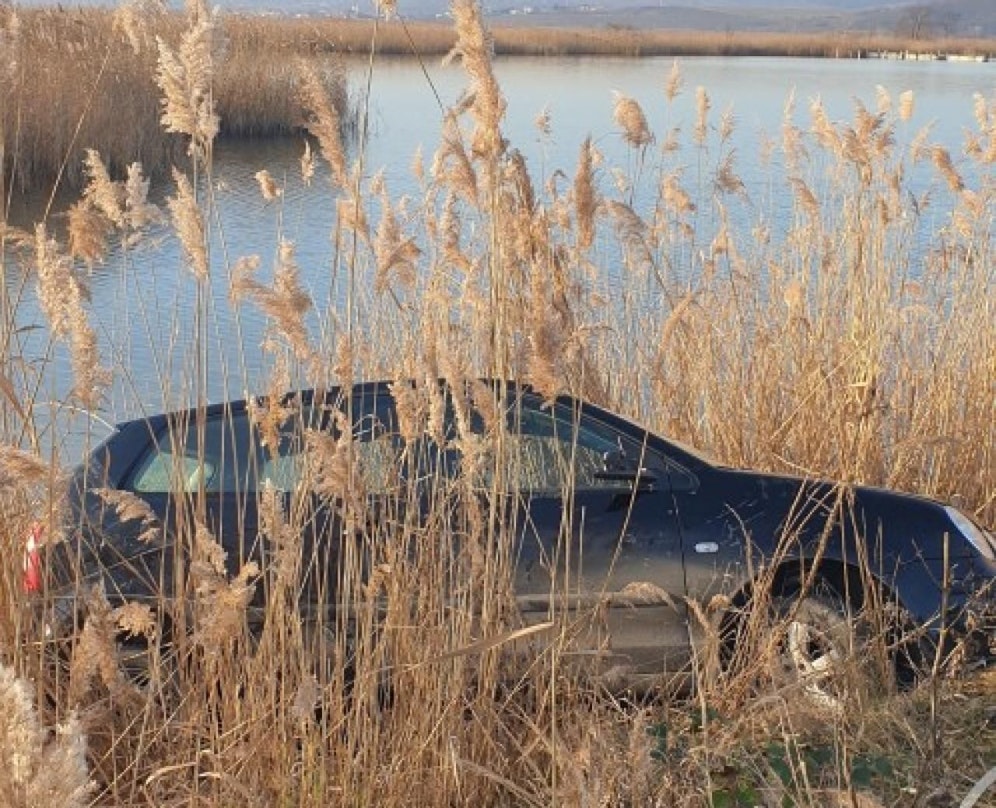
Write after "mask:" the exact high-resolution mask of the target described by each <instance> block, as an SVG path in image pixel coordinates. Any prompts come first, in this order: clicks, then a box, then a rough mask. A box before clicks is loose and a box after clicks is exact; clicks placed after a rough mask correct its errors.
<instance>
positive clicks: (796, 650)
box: [784, 620, 843, 709]
mask: <svg viewBox="0 0 996 808" xmlns="http://www.w3.org/2000/svg"><path fill="white" fill-rule="evenodd" d="M784 652H785V653H784V655H785V658H786V663H787V665H788V666H789V667H790V669H791V671H792V673H793V674H794V675H795V677H796V679H797V681H799V682H800V683H801V684H802V685H803V686H804V688H805V690H806V692H807V693H808V694H809V695H810V696H812V697H813V698H814V700H816V701H817V702H819V703H821V704H823V705H824V706H826V707H830V708H834V709H837V708H840V707H841V704H842V701H841V696H840V692H839V688H837V687H835V686H834V684H833V683H834V680H835V679H836V674H838V673H839V672H840V666H841V662H842V660H843V654H842V653H841V650H840V649H839V648H838V647H837V643H835V642H834V640H833V638H832V637H831V636H830V635H829V634H828V633H827V632H826V631H823V630H821V629H820V628H818V627H817V626H814V625H812V624H811V623H806V622H804V621H801V620H792V621H791V622H790V623H789V624H788V626H787V628H786V633H785V648H784Z"/></svg>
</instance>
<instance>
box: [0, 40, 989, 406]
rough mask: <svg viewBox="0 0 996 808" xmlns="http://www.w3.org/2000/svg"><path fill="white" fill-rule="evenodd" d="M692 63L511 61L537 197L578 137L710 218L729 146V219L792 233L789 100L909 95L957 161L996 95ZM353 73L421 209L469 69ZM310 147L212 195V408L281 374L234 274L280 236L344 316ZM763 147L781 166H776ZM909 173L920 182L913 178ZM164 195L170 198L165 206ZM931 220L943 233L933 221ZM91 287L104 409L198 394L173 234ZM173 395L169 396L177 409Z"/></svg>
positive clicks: (946, 81)
mask: <svg viewBox="0 0 996 808" xmlns="http://www.w3.org/2000/svg"><path fill="white" fill-rule="evenodd" d="M681 64H682V71H683V76H684V85H683V91H682V93H681V95H679V96H678V98H677V99H676V100H675V102H674V103H673V104H668V103H667V102H666V100H665V96H664V87H665V83H666V81H667V78H668V75H669V73H670V71H671V61H670V60H668V59H647V60H642V61H633V60H625V59H590V58H589V59H564V58H549V59H531V58H530V59H514V60H500V61H499V62H498V63H497V66H496V67H497V72H498V76H499V79H500V81H501V86H502V90H503V92H504V94H505V97H506V99H507V101H508V112H507V117H506V122H505V126H504V132H505V135H506V137H507V138H508V139H509V140H510V142H511V144H512V146H514V147H515V148H517V149H519V150H520V151H521V152H522V153H523V155H524V156H525V158H526V161H527V164H528V166H529V168H530V171H531V173H532V176H533V181H534V185H535V187H536V188H537V189H542V188H543V187H544V185H545V183H546V182H547V181H552V182H557V183H561V184H562V187H563V184H565V183H569V182H570V178H571V177H573V175H574V171H575V165H576V162H577V157H578V151H579V147H580V144H581V143H582V141H583V140H584V138H586V137H588V136H589V135H590V136H591V137H592V139H593V142H594V143H595V145H596V146H597V148H598V149H599V151H600V152H602V154H603V155H604V164H603V168H602V179H603V182H604V184H605V188H606V190H607V191H608V190H611V189H612V182H613V175H612V171H611V168H612V167H618V168H620V169H622V170H623V171H624V172H625V173H626V174H627V175H628V176H629V177H631V178H632V177H636V178H637V181H636V184H635V185H634V186H632V187H627V188H625V189H624V190H623V191H622V196H623V198H631V199H632V200H633V202H634V207H636V208H637V210H638V211H639V212H641V213H646V212H647V211H646V209H645V208H646V205H648V204H649V200H650V199H651V198H652V197H653V196H655V194H656V186H657V182H658V179H659V172H660V171H662V170H665V171H671V170H680V171H682V176H683V183H684V184H685V185H686V186H688V187H690V188H692V189H693V190H696V191H697V192H698V193H699V194H700V195H701V196H702V198H703V200H704V204H701V205H700V209H701V215H702V216H703V217H708V216H711V215H712V213H711V211H712V206H711V205H710V204H709V203H708V197H709V195H710V194H711V192H712V189H711V186H710V184H709V180H708V178H709V177H710V176H711V172H712V171H714V170H715V168H716V166H717V165H719V163H720V162H721V161H722V160H723V159H725V158H726V156H727V155H730V154H732V155H733V159H734V165H735V169H736V172H737V174H738V175H739V177H740V178H741V179H742V180H743V182H744V186H745V191H746V198H745V199H744V200H743V201H742V203H741V204H740V205H739V206H738V207H734V208H732V209H731V210H730V211H729V213H730V216H731V221H732V222H733V224H734V225H737V224H738V223H739V224H740V225H744V226H745V225H746V224H748V223H749V222H751V221H753V220H754V219H755V218H756V216H757V214H758V212H759V211H764V212H765V215H766V216H767V217H769V224H770V225H771V226H775V227H777V226H778V222H777V221H776V220H771V218H772V217H773V218H774V219H777V217H778V216H779V215H784V211H785V210H787V205H788V199H789V196H788V194H787V193H786V189H785V188H784V187H783V186H780V185H779V184H778V183H779V182H784V174H785V172H784V170H783V169H782V168H780V167H779V166H778V165H777V149H776V150H771V149H769V148H768V147H767V146H766V144H768V143H775V142H777V141H778V139H779V138H780V131H781V127H782V123H783V120H784V118H785V115H786V104H787V101H788V99H789V98H790V97H791V96H793V95H794V98H795V107H794V111H793V112H792V113H791V117H792V119H793V120H794V122H795V123H796V124H797V125H799V126H801V127H802V128H804V129H805V128H806V127H808V125H809V122H810V118H809V111H808V109H809V105H810V103H811V102H812V101H813V100H815V99H817V98H818V99H821V100H822V103H823V105H824V107H825V108H826V110H827V112H828V115H829V117H830V119H831V120H833V121H848V120H851V119H852V117H853V113H854V109H855V102H856V100H857V99H860V101H861V102H862V103H863V104H864V105H865V106H866V107H867V108H868V109H869V110H871V111H872V112H874V111H875V108H876V103H877V88H882V89H883V90H884V91H885V92H886V93H887V94H888V95H889V96H890V97H891V98H892V100H893V103H898V98H899V95H900V94H901V93H902V92H904V91H906V90H912V91H913V93H914V96H915V99H916V102H915V103H916V112H915V116H914V118H913V121H912V122H911V123H910V124H909V129H908V131H897V133H896V138H897V141H899V142H900V143H908V142H910V141H912V140H913V138H914V137H915V135H916V133H917V131H918V130H919V129H920V128H921V127H923V126H924V125H927V124H930V125H931V126H932V131H931V133H930V136H929V141H930V142H936V143H942V144H944V145H945V146H947V147H948V148H949V149H950V150H951V152H952V154H953V155H957V154H959V153H960V150H961V145H962V140H963V135H964V132H965V131H966V130H970V129H972V128H974V127H975V122H974V119H973V117H972V98H973V94H975V93H982V94H984V95H986V96H987V97H992V96H993V93H994V87H996V82H994V77H996V69H994V67H993V66H992V65H986V64H974V63H965V64H960V63H942V62H924V63H919V62H917V63H913V62H890V61H809V60H798V59H774V58H770V59H769V58H765V59H743V58H740V59H722V58H713V57H703V58H688V59H683V60H682V63H681ZM352 71H353V78H352V81H351V85H352V87H353V91H354V94H358V93H359V91H360V88H365V87H366V86H367V85H368V83H369V87H370V96H369V103H368V104H367V106H366V109H367V111H368V114H369V133H370V135H369V140H368V142H367V144H366V146H365V149H364V150H363V170H364V174H365V176H367V177H370V176H372V175H373V174H375V173H376V172H378V171H382V172H383V179H384V182H385V184H386V187H387V189H388V192H389V193H390V194H391V196H392V198H394V199H396V200H397V199H398V198H399V197H401V196H408V197H410V198H411V199H412V203H413V204H415V203H416V202H417V201H418V200H419V199H420V197H421V195H422V190H421V186H420V185H419V182H418V180H417V179H416V176H415V174H413V171H412V163H413V159H414V158H415V156H416V155H417V154H419V153H421V154H422V155H423V156H424V159H425V162H426V164H427V165H428V163H429V162H430V160H431V155H432V152H433V150H434V149H435V148H436V146H437V144H438V142H439V133H440V128H441V121H442V117H443V107H446V106H449V105H452V104H454V103H455V102H456V101H457V100H458V99H459V97H460V94H461V92H462V91H463V89H464V87H465V84H466V80H465V76H464V74H463V73H462V72H461V71H460V70H459V69H458V68H457V67H447V68H443V67H438V66H430V67H429V69H428V76H427V75H426V74H425V73H423V71H422V69H421V67H420V66H419V65H417V64H416V63H414V62H412V61H406V60H380V61H378V62H377V63H375V64H374V66H373V68H372V72H370V73H368V72H367V65H366V63H358V64H356V65H353V66H352ZM698 87H704V88H706V90H707V92H708V96H709V100H710V104H711V111H710V117H709V120H710V123H711V126H712V131H711V134H710V139H709V142H708V147H707V148H706V149H704V150H695V149H694V148H692V147H691V146H690V144H691V142H692V141H691V130H692V128H693V126H694V124H695V120H696V103H697V102H696V89H697V88H698ZM616 92H620V93H623V94H626V95H629V96H632V97H633V98H636V99H637V100H638V101H639V102H640V103H641V105H642V106H643V109H644V111H645V113H646V115H647V118H648V121H649V124H650V127H651V129H652V130H653V131H654V132H655V134H656V137H657V142H656V143H655V144H654V145H652V146H651V147H649V149H648V150H647V151H646V152H645V153H642V154H641V153H639V152H636V151H634V150H633V149H630V148H628V147H626V146H625V144H624V143H623V142H622V140H621V138H620V135H619V132H618V128H617V127H616V125H615V124H614V123H613V120H612V110H613V99H614V93H616ZM728 111H729V112H732V116H733V121H734V124H733V127H732V132H731V134H730V135H729V137H728V139H726V140H723V139H722V138H721V137H720V134H719V132H718V131H717V130H718V127H719V122H720V119H721V116H722V115H723V114H724V113H726V112H728ZM544 112H546V113H548V115H549V119H550V124H551V129H550V132H549V134H545V133H543V132H542V131H540V129H539V128H537V125H536V119H537V117H538V116H539V115H540V114H541V113H544ZM675 128H678V129H680V137H681V140H682V142H683V143H684V144H685V145H684V146H683V147H682V150H681V151H679V152H676V153H673V154H667V155H664V156H663V157H662V156H661V150H660V146H661V145H662V144H663V143H664V142H665V141H666V140H667V137H668V132H669V131H671V130H672V129H675ZM302 151H303V142H302V141H300V140H295V139H288V140H284V141H265V142H247V143H223V144H219V146H218V149H217V154H216V162H215V166H214V174H213V176H212V177H211V178H210V183H209V184H206V185H205V187H204V188H203V189H202V193H208V192H210V197H209V198H210V200H211V203H212V204H211V211H212V220H211V222H210V229H211V257H212V274H211V281H210V296H209V297H208V299H207V301H206V303H205V304H204V311H205V312H206V315H205V321H204V323H203V328H204V329H205V333H206V334H207V335H208V339H209V345H210V347H209V350H208V351H207V354H208V362H209V365H208V367H207V371H206V378H207V381H208V389H209V395H210V397H211V398H212V399H213V400H220V399H223V398H225V397H231V396H241V395H242V394H243V393H244V392H245V391H247V390H250V391H255V390H258V389H260V385H261V384H262V381H263V379H264V378H265V376H266V371H267V369H266V368H264V367H262V365H261V360H260V355H261V352H260V350H259V346H260V344H261V342H262V341H263V339H264V338H265V322H264V320H263V318H262V317H261V316H260V315H259V314H258V312H257V311H256V310H255V309H253V308H252V307H251V306H250V307H243V308H242V309H241V310H240V311H239V312H238V313H235V312H233V310H232V308H231V306H230V305H229V303H228V269H229V267H231V266H232V264H233V263H234V262H235V261H236V260H237V259H238V258H240V257H242V256H247V255H258V256H259V257H260V258H261V264H262V270H261V275H262V279H263V280H266V279H268V277H269V272H270V271H271V269H272V266H273V262H274V260H275V258H276V254H277V249H278V245H279V244H280V242H281V240H289V241H291V242H293V243H294V245H295V247H296V259H297V262H298V264H299V266H300V267H301V270H302V275H303V278H304V280H305V282H306V284H307V285H308V288H309V291H310V293H311V295H312V298H313V300H314V301H315V303H316V306H317V308H318V313H316V314H315V315H314V316H313V317H312V318H311V321H310V326H311V328H312V332H313V334H314V335H315V336H316V338H317V336H318V333H319V330H320V329H321V327H322V326H321V324H322V323H323V322H325V317H326V313H327V311H328V309H329V305H330V303H331V305H332V308H336V307H340V308H341V306H342V302H343V300H344V296H345V294H346V286H345V279H344V278H342V277H341V276H340V270H339V269H337V261H336V255H337V253H336V249H335V245H333V243H332V238H333V224H334V220H335V196H334V194H333V193H332V191H331V188H330V185H329V182H328V178H327V176H325V175H323V174H321V173H319V174H318V175H317V176H316V177H315V178H314V180H313V181H312V182H311V183H310V185H309V184H306V183H305V182H304V181H303V180H302V177H301V167H300V158H301V153H302ZM765 154H770V156H769V157H768V158H765V157H764V155H765ZM264 168H265V169H267V170H268V171H269V173H270V174H271V175H272V176H273V177H274V178H275V180H276V181H277V183H278V185H280V186H281V188H282V189H283V195H282V196H281V197H280V198H279V199H278V200H275V201H270V202H267V201H265V200H264V199H263V197H262V196H261V194H260V192H259V187H258V184H257V182H256V180H255V178H254V177H255V174H256V173H257V172H258V171H260V170H261V169H264ZM558 172H559V173H558ZM912 181H913V182H914V184H915V183H916V182H917V180H916V178H915V177H914V178H912ZM167 191H168V189H158V193H159V195H160V198H162V196H163V195H164V194H165V193H166V192H167ZM46 201H47V200H46V198H45V196H44V195H40V196H38V197H36V198H32V197H21V198H18V199H17V200H15V204H14V205H13V207H12V218H13V219H14V220H15V223H20V224H21V225H22V226H23V225H26V224H28V223H30V222H31V221H33V220H34V219H35V218H37V217H38V216H39V215H40V214H41V211H42V210H43V209H44V207H43V206H44V204H45V202H46ZM66 204H68V200H64V199H59V200H57V206H61V208H62V209H64V208H65V206H66ZM779 211H781V213H779ZM928 215H929V213H928ZM55 224H56V225H57V224H58V219H56V220H55ZM934 224H936V223H934ZM925 226H926V227H927V229H930V228H931V227H932V224H931V223H929V222H927V223H925ZM338 246H339V248H340V249H341V248H342V245H338ZM605 250H606V252H605V253H604V254H603V255H602V257H603V259H604V263H605V264H606V268H607V271H611V270H610V269H609V267H610V265H612V264H614V263H615V260H614V253H612V251H611V250H612V248H610V247H606V248H605ZM4 269H5V272H6V279H7V284H8V290H10V289H16V288H19V283H21V281H23V280H24V279H25V278H26V277H27V276H26V275H25V272H26V271H27V270H26V269H25V267H24V266H23V262H22V260H21V259H18V258H16V257H14V256H12V255H8V256H6V257H5V261H4ZM91 287H92V294H93V304H92V311H93V317H94V321H95V323H96V327H97V330H98V332H99V334H100V339H101V350H102V354H103V356H104V357H105V362H108V363H110V364H112V366H113V368H114V371H115V382H114V387H113V389H112V391H111V393H110V395H109V398H108V401H107V405H106V407H105V409H104V411H102V412H101V413H100V415H101V417H103V418H105V419H107V420H109V421H114V420H121V419H122V418H125V417H131V416H134V415H137V414H140V413H142V412H144V411H153V410H158V409H161V408H162V407H163V405H164V400H165V402H167V403H171V402H175V401H177V400H181V399H183V398H184V391H183V390H182V384H183V381H182V380H183V379H184V377H185V376H186V375H188V371H189V368H190V367H191V366H192V362H193V361H194V360H193V354H192V351H193V345H194V344H195V340H194V333H195V329H194V317H193V313H194V311H195V309H196V291H195V290H196V285H195V283H194V281H193V279H192V277H191V275H190V273H189V272H188V271H187V270H186V269H185V268H184V265H183V260H182V256H181V253H180V250H179V247H178V245H177V243H176V239H175V237H174V235H173V234H172V232H171V231H170V230H169V228H166V227H163V228H161V229H160V231H159V232H157V233H154V234H153V237H152V239H151V240H150V241H149V242H148V243H147V244H146V245H144V246H141V247H139V248H136V249H132V250H129V251H121V250H118V251H116V252H115V253H114V254H112V255H111V256H110V257H109V258H108V260H107V261H106V262H105V263H104V264H103V265H102V266H98V267H95V268H94V269H93V271H92V276H91ZM23 290H24V298H23V300H21V301H20V303H19V306H18V320H19V324H20V325H21V326H22V327H23V328H24V329H25V330H24V331H23V332H22V334H21V337H20V339H21V341H22V343H23V344H22V352H23V354H24V356H25V359H26V360H27V361H28V362H29V363H33V362H37V361H38V358H39V357H44V356H46V355H47V354H48V342H47V338H46V336H45V332H44V330H42V329H37V330H33V329H32V328H31V327H32V326H35V325H39V324H41V322H42V318H41V316H40V314H39V312H38V309H37V305H36V303H35V301H34V299H33V294H34V283H33V280H30V279H29V280H28V281H27V282H26V283H24V284H23ZM69 386H70V380H69V375H68V362H67V360H66V357H65V355H64V353H63V352H62V351H61V349H59V350H57V351H55V353H54V358H53V361H52V362H51V363H50V364H49V365H48V366H46V368H45V371H44V374H43V377H42V379H41V381H40V394H39V397H40V398H41V399H42V400H52V401H60V400H62V399H64V397H65V393H66V390H67V389H68V388H69ZM164 387H166V388H167V389H168V393H167V394H166V396H165V399H164Z"/></svg>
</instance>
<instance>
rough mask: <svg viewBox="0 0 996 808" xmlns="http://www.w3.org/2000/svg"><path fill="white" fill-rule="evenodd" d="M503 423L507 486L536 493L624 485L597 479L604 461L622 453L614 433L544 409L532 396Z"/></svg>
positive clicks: (557, 409) (561, 410) (560, 410)
mask: <svg viewBox="0 0 996 808" xmlns="http://www.w3.org/2000/svg"><path fill="white" fill-rule="evenodd" d="M508 421H509V426H508V429H509V440H508V449H507V450H506V451H505V453H504V454H505V464H506V465H505V473H506V479H507V480H508V482H509V485H510V486H512V487H513V488H516V489H518V490H524V491H534V492H540V491H563V490H564V489H565V488H567V487H568V486H573V487H574V488H618V487H628V486H629V483H628V482H627V481H625V480H618V479H605V478H604V477H599V472H601V471H603V470H604V469H605V463H606V459H607V458H608V457H610V456H612V455H613V453H616V454H618V453H619V452H620V451H621V450H622V446H623V444H622V443H621V441H622V436H621V435H620V434H619V433H618V432H617V431H616V430H613V429H611V428H609V427H607V426H605V425H604V424H601V423H599V422H597V421H595V420H594V419H592V418H589V417H587V416H585V415H583V414H579V413H576V412H572V411H571V409H570V408H569V407H565V406H562V405H559V404H558V405H554V406H550V407H544V406H542V405H541V402H540V401H539V400H538V399H534V398H532V397H524V398H523V399H522V401H521V404H520V406H517V407H515V408H514V409H512V410H511V411H510V412H509V414H508ZM627 448H630V449H631V451H632V447H627ZM637 451H638V447H637Z"/></svg>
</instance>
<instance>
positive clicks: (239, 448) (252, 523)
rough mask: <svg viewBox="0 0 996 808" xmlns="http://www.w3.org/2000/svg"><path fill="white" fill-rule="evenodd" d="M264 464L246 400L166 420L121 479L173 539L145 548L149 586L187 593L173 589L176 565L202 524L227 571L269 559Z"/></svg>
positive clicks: (187, 552)
mask: <svg viewBox="0 0 996 808" xmlns="http://www.w3.org/2000/svg"><path fill="white" fill-rule="evenodd" d="M258 463H259V446H258V442H257V441H256V440H255V439H254V436H253V430H252V427H251V424H250V421H249V415H248V412H247V410H246V409H245V407H243V406H241V405H240V406H237V407H234V408H229V407H212V408H211V409H210V410H209V411H208V412H207V413H206V415H205V416H204V417H203V418H201V419H198V418H196V417H195V415H194V414H193V413H192V412H191V413H180V414H177V415H175V416H172V417H170V418H169V419H164V420H163V421H162V423H161V425H160V426H159V427H158V429H157V430H155V431H154V432H153V433H152V434H151V435H150V439H149V443H148V446H147V448H146V450H145V452H144V453H143V454H142V455H141V456H139V458H138V459H137V461H136V463H135V465H134V467H133V468H132V469H131V470H130V471H129V472H128V473H127V474H126V476H125V479H124V480H123V482H122V487H123V488H125V489H127V490H130V491H132V492H133V493H135V494H136V495H138V496H139V497H141V498H142V499H143V500H144V501H145V502H146V503H148V505H149V506H150V507H151V508H152V510H153V511H154V512H155V513H156V515H157V516H158V518H159V520H160V522H161V524H162V527H163V530H164V534H165V536H166V537H167V538H168V541H167V542H166V543H165V544H164V545H163V546H161V547H158V548H157V547H149V548H146V551H145V553H144V554H143V561H144V563H143V576H142V577H143V578H144V579H145V580H146V581H147V586H148V587H150V588H151V587H156V588H160V589H161V590H162V591H163V592H164V593H165V594H171V595H173V594H181V593H175V592H172V588H173V570H174V565H175V563H176V558H177V554H179V556H180V557H183V558H185V559H187V560H188V561H189V559H190V558H192V557H194V555H195V554H196V549H195V548H194V547H193V544H194V543H195V542H196V538H195V537H196V535H197V534H196V529H197V525H202V526H203V527H205V528H207V530H208V531H209V532H210V534H211V536H212V537H214V539H216V541H217V542H218V543H219V544H220V545H221V546H222V548H223V549H224V551H225V553H226V557H225V566H226V572H227V573H228V574H229V575H235V574H237V572H238V570H239V569H240V568H241V567H242V566H243V565H244V564H245V563H247V562H248V561H250V560H254V561H256V562H257V563H259V564H262V563H263V558H262V547H261V545H260V541H259V538H258V530H257V527H258V525H257V508H256V480H257V471H258ZM177 537H179V538H180V539H181V543H180V545H179V546H178V545H177V544H176V539H177ZM192 551H194V552H193V553H192ZM157 578H158V580H156V579H157Z"/></svg>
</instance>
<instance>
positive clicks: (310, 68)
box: [298, 61, 349, 189]
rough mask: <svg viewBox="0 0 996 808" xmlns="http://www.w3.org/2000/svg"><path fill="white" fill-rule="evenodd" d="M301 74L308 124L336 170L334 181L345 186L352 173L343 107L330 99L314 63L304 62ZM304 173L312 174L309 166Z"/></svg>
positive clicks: (299, 68) (300, 87)
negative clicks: (344, 139)
mask: <svg viewBox="0 0 996 808" xmlns="http://www.w3.org/2000/svg"><path fill="white" fill-rule="evenodd" d="M298 75H299V79H298V98H299V100H300V103H301V108H302V109H303V111H304V126H305V128H306V129H307V130H308V132H309V133H310V134H311V135H312V137H314V138H315V140H317V141H318V147H319V149H320V150H321V153H322V157H324V158H325V161H326V162H327V163H328V164H329V167H330V168H331V169H332V181H333V182H334V183H335V184H336V186H338V187H339V188H342V189H345V188H347V187H348V185H349V173H348V171H347V169H346V151H345V149H344V148H343V145H342V120H341V118H340V116H339V110H338V109H337V107H336V105H335V104H333V103H332V101H331V99H330V98H329V94H328V90H327V88H326V86H325V83H324V82H323V80H322V77H321V76H320V75H319V73H318V70H317V69H316V67H315V66H314V65H313V64H311V63H310V62H304V61H302V62H300V63H299V64H298ZM307 154H308V152H306V155H307ZM302 165H304V164H302ZM304 173H305V175H306V176H307V175H308V171H307V168H305V169H304Z"/></svg>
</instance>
